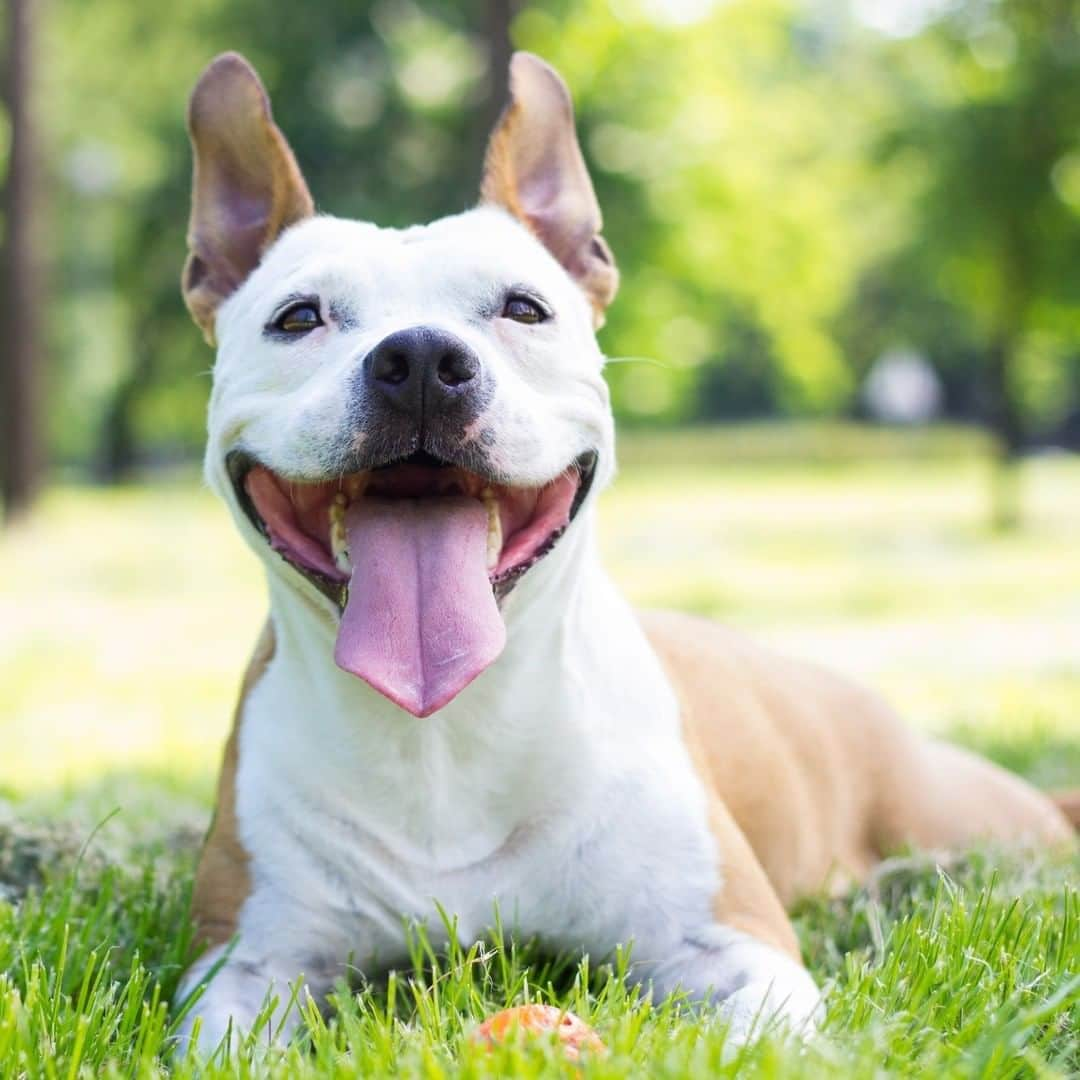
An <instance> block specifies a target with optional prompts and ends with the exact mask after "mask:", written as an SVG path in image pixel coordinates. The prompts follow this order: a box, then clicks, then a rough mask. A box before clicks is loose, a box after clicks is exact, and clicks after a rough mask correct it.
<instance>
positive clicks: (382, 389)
mask: <svg viewBox="0 0 1080 1080" xmlns="http://www.w3.org/2000/svg"><path fill="white" fill-rule="evenodd" d="M479 375H480V358H479V357H478V356H477V355H476V353H474V352H473V351H472V349H470V348H469V347H468V345H466V344H465V342H463V341H462V340H461V339H460V338H456V337H454V335H453V334H448V333H447V332H446V331H445V330H438V329H436V328H435V327H431V326H413V327H410V328H409V329H408V330H398V331H397V332H396V333H394V334H391V335H390V336H389V337H386V338H383V340H382V341H380V342H379V344H378V345H376V346H375V348H374V349H372V350H371V352H369V353H368V354H367V356H366V357H365V358H364V378H365V381H366V383H367V384H368V387H369V388H370V389H371V390H373V391H375V393H377V394H378V395H380V396H381V397H382V398H383V399H385V400H386V401H387V402H388V403H389V404H390V405H392V406H394V408H396V409H400V410H401V411H402V412H404V413H408V414H410V415H411V416H412V417H414V418H415V419H416V420H417V421H423V420H424V419H427V418H432V417H435V416H436V415H438V414H440V413H444V412H446V411H448V410H451V409H453V410H454V411H461V410H462V409H463V408H464V407H467V406H468V405H469V404H470V403H471V402H472V399H474V398H475V397H476V396H477V394H478V391H479V387H480V383H481V381H482V380H481V379H480V378H479Z"/></svg>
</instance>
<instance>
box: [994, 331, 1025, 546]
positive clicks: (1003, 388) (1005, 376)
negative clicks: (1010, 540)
mask: <svg viewBox="0 0 1080 1080" xmlns="http://www.w3.org/2000/svg"><path fill="white" fill-rule="evenodd" d="M1014 353H1015V347H1014V345H1013V343H1012V341H1011V340H1009V339H1006V338H1001V339H999V340H998V341H996V342H995V343H994V344H993V345H992V346H991V348H990V353H989V355H988V357H987V365H986V392H987V421H988V423H989V426H990V430H991V431H992V432H993V434H994V439H995V444H996V446H995V454H994V465H993V470H994V471H993V477H992V480H991V499H990V524H991V526H992V528H994V529H995V530H996V531H998V532H1008V531H1011V530H1013V529H1015V528H1017V527H1018V526H1019V525H1020V519H1021V516H1022V515H1021V505H1020V477H1019V467H1020V452H1021V450H1022V449H1023V447H1024V424H1023V417H1022V416H1021V413H1020V404H1019V402H1018V401H1017V400H1016V395H1015V392H1014V388H1013V379H1012V362H1013V356H1014Z"/></svg>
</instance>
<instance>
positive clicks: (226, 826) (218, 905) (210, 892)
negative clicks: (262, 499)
mask: <svg viewBox="0 0 1080 1080" xmlns="http://www.w3.org/2000/svg"><path fill="white" fill-rule="evenodd" d="M273 657H274V627H273V625H272V624H271V623H270V620H269V619H268V620H267V621H266V623H265V625H264V626H263V629H262V633H261V634H260V635H259V640H258V643H257V644H256V646H255V651H254V653H253V654H252V657H251V660H250V662H249V663H248V667H247V671H246V672H245V673H244V681H243V683H242V685H241V688H240V700H239V701H238V702H237V705H236V713H235V715H234V717H233V729H232V732H231V733H230V734H229V741H228V742H227V743H226V744H225V754H224V758H223V760H222V763H221V774H220V776H219V777H218V787H217V809H216V810H215V813H214V820H213V821H212V822H211V823H210V831H209V832H208V833H207V836H206V844H205V846H204V847H203V852H202V857H201V858H200V860H199V869H198V872H197V873H196V875H195V888H194V891H193V893H192V898H191V914H192V919H193V920H194V922H195V927H196V936H197V939H198V941H199V942H201V943H203V944H205V945H208V946H209V945H218V944H221V943H222V942H225V941H228V940H229V939H230V938H231V937H232V936H233V934H234V933H235V932H236V918H237V913H238V912H239V910H240V905H241V904H242V903H243V902H244V900H245V899H246V898H247V895H248V893H249V892H250V891H251V882H250V879H249V875H248V853H247V851H245V850H244V846H243V845H242V844H241V843H240V838H239V836H238V835H237V828H236V759H237V741H238V740H239V737H240V724H241V720H242V717H243V712H244V702H245V701H246V700H247V696H248V694H249V693H250V692H251V689H252V688H253V687H254V686H255V684H256V683H257V682H258V681H259V679H260V678H261V677H262V674H263V672H264V671H265V670H266V667H267V665H268V664H269V663H270V661H271V660H272V659H273Z"/></svg>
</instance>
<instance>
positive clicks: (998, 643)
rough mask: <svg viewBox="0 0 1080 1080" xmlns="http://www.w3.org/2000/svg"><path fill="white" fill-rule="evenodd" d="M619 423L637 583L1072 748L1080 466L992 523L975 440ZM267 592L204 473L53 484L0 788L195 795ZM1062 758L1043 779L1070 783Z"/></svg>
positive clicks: (13, 565)
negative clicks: (668, 430) (833, 440)
mask: <svg viewBox="0 0 1080 1080" xmlns="http://www.w3.org/2000/svg"><path fill="white" fill-rule="evenodd" d="M650 438H651V439H653V443H652V444H650V445H652V446H654V447H655V446H656V445H658V444H656V442H655V437H654V436H650ZM628 441H629V443H630V452H629V453H628V455H627V457H628V459H629V460H631V461H633V462H635V464H633V465H631V466H628V467H627V468H625V469H624V471H623V473H622V475H621V476H620V477H619V479H618V481H617V482H616V485H615V487H614V489H613V490H612V491H610V492H607V493H605V494H604V496H603V499H602V504H601V513H600V516H601V529H602V532H601V538H602V544H603V548H604V551H605V555H606V559H607V563H608V565H609V567H610V568H611V569H612V571H613V573H614V574H615V576H616V578H617V579H618V580H619V582H620V583H621V584H622V585H623V586H624V587H625V588H626V589H627V591H628V592H629V594H630V595H631V597H632V598H633V599H634V600H635V601H636V602H638V603H640V604H645V605H651V606H671V607H679V608H683V609H687V610H692V611H697V612H701V613H703V614H708V615H712V616H716V617H719V618H722V619H723V620H725V621H727V622H729V623H732V624H734V625H738V626H741V627H743V628H745V629H747V630H749V631H750V632H752V633H753V634H755V635H756V636H758V637H760V638H761V639H762V640H764V641H766V642H768V643H770V644H773V645H775V646H777V647H780V648H783V649H785V650H786V651H788V652H792V653H797V654H801V655H805V656H808V657H810V658H812V659H817V660H820V661H822V662H824V663H827V664H829V665H830V666H833V667H837V668H840V669H843V670H846V671H848V672H850V673H851V674H853V675H855V676H857V677H859V678H861V679H863V680H864V681H869V682H871V683H873V684H875V685H877V686H879V687H881V688H882V689H883V690H885V691H886V693H887V694H888V695H889V696H890V698H891V699H892V700H893V701H894V702H895V703H896V704H897V705H898V706H899V707H900V708H901V710H902V711H904V712H905V713H906V714H908V715H910V716H911V717H912V718H913V719H915V720H916V721H917V722H919V723H921V724H925V725H926V726H928V727H930V728H933V729H938V730H943V729H951V728H954V727H957V726H959V727H960V728H961V729H962V730H963V731H988V732H990V733H991V734H992V733H993V732H995V731H1000V732H1004V733H1006V734H1007V733H1008V731H1009V730H1012V729H1026V726H1029V725H1035V726H1036V728H1035V729H1036V730H1037V731H1038V732H1044V733H1048V734H1046V739H1050V740H1053V739H1058V738H1060V739H1062V740H1065V741H1066V742H1067V741H1068V740H1069V739H1071V740H1072V741H1071V743H1070V745H1072V746H1073V747H1074V749H1075V747H1076V744H1077V734H1076V732H1077V727H1078V723H1080V722H1078V715H1080V559H1078V558H1077V555H1076V552H1077V551H1078V550H1080V499H1077V498H1076V496H1075V492H1077V491H1078V490H1080V463H1077V462H1076V461H1068V460H1062V459H1045V460H1038V461H1034V462H1031V463H1029V464H1027V465H1026V466H1025V467H1024V482H1025V494H1026V501H1027V512H1028V527H1027V528H1026V529H1025V530H1024V531H1022V532H1020V533H1018V534H1016V535H1013V536H1005V537H1003V536H998V535H995V534H992V533H990V532H988V531H987V530H986V529H985V526H984V522H985V515H986V477H985V473H984V466H983V465H982V464H980V462H979V461H978V459H977V458H975V457H972V456H965V457H962V458H961V459H960V460H958V461H956V462H951V463H950V462H948V461H942V460H939V459H937V458H928V459H926V460H922V459H913V460H906V461H902V462H897V461H889V460H872V461H867V462H863V463H856V464H846V465H836V464H835V463H832V464H828V465H802V466H797V465H792V464H783V463H769V464H767V465H760V464H745V463H744V464H724V462H723V459H722V457H721V459H720V460H717V461H715V462H714V463H711V464H700V463H699V464H686V463H685V457H684V458H683V459H682V462H683V463H678V464H656V463H655V462H656V461H657V460H660V459H662V455H656V454H653V455H652V456H650V454H641V453H635V452H634V450H633V440H628ZM695 445H697V444H695ZM718 445H719V444H718ZM650 462H652V463H650ZM264 611H265V598H264V595H263V584H262V580H261V572H260V569H259V563H258V561H257V560H256V559H255V558H254V557H253V556H252V554H251V553H250V552H248V551H247V550H246V549H245V548H244V546H243V545H242V543H241V542H240V540H239V538H238V536H237V535H236V533H235V531H234V530H233V528H232V525H231V523H230V522H229V520H228V517H227V514H226V512H225V510H224V509H223V508H222V507H221V506H220V505H219V504H218V503H217V501H216V500H215V499H214V498H213V497H212V496H211V495H210V494H209V493H208V492H206V491H204V490H203V489H201V488H200V487H198V486H197V485H196V484H195V483H194V482H192V481H187V482H183V481H176V480H174V481H165V482H157V481H155V483H154V485H153V486H150V485H149V484H147V485H137V486H132V487H126V488H120V489H110V490H100V489H90V488H74V487H65V488H59V489H56V490H54V491H52V492H50V493H49V495H48V497H47V498H46V499H45V501H44V502H43V504H42V506H41V508H40V511H39V512H38V513H36V514H35V515H34V517H33V518H32V519H31V520H29V521H28V522H26V523H25V524H24V525H23V526H21V527H20V528H18V529H15V530H13V531H11V532H9V533H7V534H4V535H2V536H0V657H2V662H0V724H2V731H3V736H4V753H3V757H2V759H0V793H5V792H6V793H8V794H12V795H27V794H29V793H41V792H45V791H49V790H57V789H64V788H65V787H66V786H70V785H72V784H74V783H76V782H77V781H80V780H84V779H90V778H96V777H100V776H101V775H102V774H104V773H106V772H118V773H124V772H129V771H132V770H136V771H137V770H142V771H149V772H154V773H157V774H168V775H170V776H173V777H176V778H178V781H177V782H178V783H179V784H180V785H181V786H182V787H183V788H184V790H186V791H190V792H192V793H194V794H195V796H196V797H197V798H199V799H205V798H207V797H208V795H209V790H210V789H209V785H208V784H207V782H206V777H207V775H208V774H209V772H210V770H211V769H212V768H213V767H214V766H215V765H216V761H217V757H218V754H219V753H220V747H221V743H222V741H223V739H224V737H225V734H226V732H227V730H228V725H229V720H230V715H231V711H232V706H233V701H234V697H235V694H236V690H237V687H238V684H239V680H240V676H241V673H242V671H243V667H244V663H245V661H246V657H247V654H248V651H249V650H250V648H251V646H252V644H253V642H254V639H255V636H256V634H257V630H258V627H259V625H260V623H261V621H262V618H263V614H264ZM1070 732H1071V735H1070ZM1044 741H1045V740H1044ZM999 743H1001V740H999ZM1001 745H1002V746H1003V750H1002V752H1003V753H1006V752H1007V750H1008V747H1007V746H1005V745H1004V743H1001ZM1058 760H1059V763H1060V764H1061V769H1059V770H1057V772H1055V770H1054V768H1052V767H1050V768H1048V772H1049V773H1053V775H1052V776H1049V777H1048V782H1054V783H1057V782H1061V783H1066V782H1069V779H1070V777H1069V776H1067V775H1061V776H1059V775H1058V772H1067V771H1069V770H1072V782H1073V783H1077V782H1080V771H1078V769H1077V758H1076V754H1075V753H1074V754H1073V755H1072V756H1070V755H1069V754H1067V753H1062V754H1059V755H1058ZM1040 775H1041V774H1040Z"/></svg>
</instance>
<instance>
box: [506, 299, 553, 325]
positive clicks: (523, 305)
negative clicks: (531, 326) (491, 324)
mask: <svg viewBox="0 0 1080 1080" xmlns="http://www.w3.org/2000/svg"><path fill="white" fill-rule="evenodd" d="M502 317H503V318H504V319H513V320H514V322H520V323H538V322H543V321H544V320H545V319H546V318H547V317H548V316H547V312H546V311H544V309H543V308H542V307H541V306H540V305H539V304H538V303H537V302H536V301H535V300H530V299H529V298H528V297H527V296H511V297H509V298H508V299H507V301H506V304H505V306H504V307H503V313H502Z"/></svg>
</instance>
